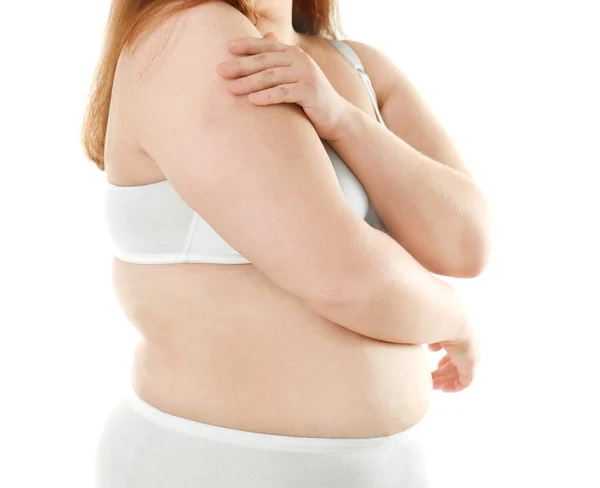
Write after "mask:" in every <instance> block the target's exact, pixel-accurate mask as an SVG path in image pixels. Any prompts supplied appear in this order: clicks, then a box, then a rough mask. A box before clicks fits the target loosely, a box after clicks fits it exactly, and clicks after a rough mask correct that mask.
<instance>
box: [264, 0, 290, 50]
mask: <svg viewBox="0 0 600 488" xmlns="http://www.w3.org/2000/svg"><path fill="white" fill-rule="evenodd" d="M292 5H293V0H259V1H258V20H257V22H256V28H257V29H258V31H259V32H260V33H261V34H262V35H263V36H264V35H265V34H266V33H267V32H269V31H270V32H272V33H273V34H275V35H276V36H277V39H279V40H280V41H281V42H283V43H284V44H289V45H298V44H300V42H301V37H300V34H298V33H297V32H296V31H295V30H294V27H293V25H292Z"/></svg>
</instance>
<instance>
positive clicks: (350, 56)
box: [329, 39, 385, 126]
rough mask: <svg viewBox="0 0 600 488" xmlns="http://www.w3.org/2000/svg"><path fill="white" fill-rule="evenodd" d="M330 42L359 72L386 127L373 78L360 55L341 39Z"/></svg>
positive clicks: (378, 116)
mask: <svg viewBox="0 0 600 488" xmlns="http://www.w3.org/2000/svg"><path fill="white" fill-rule="evenodd" d="M329 41H330V42H331V43H332V44H333V45H334V46H335V47H336V48H337V50H338V51H339V52H340V53H341V54H342V55H343V56H344V58H346V60H347V61H348V62H349V63H350V64H351V65H352V66H354V68H355V69H356V71H358V74H359V75H360V78H361V79H362V81H363V83H364V84H365V86H366V87H367V91H368V92H369V97H370V98H371V104H372V105H373V108H374V109H375V115H376V116H377V120H378V121H379V122H380V123H382V124H383V125H384V126H385V122H384V121H383V117H382V116H381V112H380V111H379V106H378V104H377V94H376V93H375V89H374V88H373V84H372V83H371V78H369V75H368V74H367V72H366V71H365V67H364V66H363V64H362V61H361V60H360V57H359V56H358V54H356V51H355V50H354V49H352V48H351V47H350V45H349V44H347V43H345V42H344V41H341V40H339V39H330V40H329Z"/></svg>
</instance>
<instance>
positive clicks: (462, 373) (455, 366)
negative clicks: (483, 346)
mask: <svg viewBox="0 0 600 488" xmlns="http://www.w3.org/2000/svg"><path fill="white" fill-rule="evenodd" d="M429 349H431V350H432V351H440V350H441V349H445V350H446V355H445V356H444V357H443V358H442V359H440V360H439V362H438V367H437V369H436V370H435V371H433V372H432V373H431V377H432V379H433V388H434V390H442V391H444V392H458V391H461V390H464V389H465V388H467V387H468V386H469V385H470V384H471V383H472V382H473V379H474V377H475V369H476V367H477V364H478V362H479V354H480V351H479V350H480V341H479V337H478V335H477V334H476V333H475V331H474V330H471V331H470V333H469V336H468V337H467V338H465V339H461V340H458V341H443V342H436V343H433V344H429Z"/></svg>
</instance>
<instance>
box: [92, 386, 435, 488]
mask: <svg viewBox="0 0 600 488" xmlns="http://www.w3.org/2000/svg"><path fill="white" fill-rule="evenodd" d="M423 437H424V436H423V431H422V429H421V428H420V426H415V427H412V428H411V429H408V430H406V431H403V432H401V433H398V434H395V435H390V436H383V437H373V438H368V439H367V438H362V439H352V438H343V439H336V438H311V437H295V436H280V435H270V434H261V433H255V432H248V431H243V430H235V429H229V428H224V427H219V426H214V425H210V424H205V423H201V422H196V421H192V420H189V419H185V418H181V417H177V416H173V415H171V414H169V413H167V412H164V411H162V410H160V409H157V408H155V407H153V406H151V405H150V404H148V403H146V402H145V401H144V400H143V399H141V398H140V397H139V396H137V394H135V392H134V391H133V390H131V391H126V392H125V393H124V395H123V397H122V400H121V401H120V403H119V404H118V405H117V406H116V407H115V408H114V409H113V410H112V411H111V413H110V415H109V416H108V418H107V420H106V422H105V424H104V427H103V430H102V432H101V437H100V439H99V442H98V444H97V450H96V458H95V488H108V487H110V488H115V487H127V488H138V487H139V488H142V487H143V488H159V487H163V486H177V487H180V488H193V487H197V486H213V487H215V488H226V487H227V488H233V487H239V486H261V487H264V488H275V487H277V488H303V487H306V486H311V487H315V488H317V487H323V488H324V487H328V488H333V487H340V488H341V487H346V486H355V487H357V488H367V487H371V486H379V487H382V488H384V487H389V488H392V487H393V488H398V487H406V488H409V487H410V488H427V487H429V486H431V485H430V482H429V481H428V479H429V474H428V473H429V468H428V459H427V449H426V446H425V443H424V438H423Z"/></svg>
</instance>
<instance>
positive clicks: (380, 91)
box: [343, 39, 403, 105]
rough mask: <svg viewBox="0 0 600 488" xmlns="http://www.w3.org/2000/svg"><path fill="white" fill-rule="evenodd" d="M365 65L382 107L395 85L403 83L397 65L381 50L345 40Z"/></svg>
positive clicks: (359, 42) (351, 40)
mask: <svg viewBox="0 0 600 488" xmlns="http://www.w3.org/2000/svg"><path fill="white" fill-rule="evenodd" d="M343 41H344V42H345V43H346V44H348V45H349V46H350V47H351V48H352V49H354V51H355V52H356V54H358V57H359V58H360V60H361V61H362V63H363V66H364V67H365V71H366V72H367V74H368V75H369V78H370V79H371V83H372V84H373V88H374V89H375V93H376V94H377V99H378V100H379V103H380V105H383V103H384V102H385V101H386V100H387V98H388V97H389V95H390V93H391V91H392V89H393V88H394V86H395V85H397V84H398V83H399V82H401V79H402V78H403V74H402V72H401V71H400V69H399V67H398V66H397V65H396V63H395V62H394V61H393V60H392V59H391V58H390V57H389V56H388V55H387V54H386V53H385V52H383V51H382V50H381V49H379V48H377V47H375V46H372V45H370V44H367V43H365V42H361V41H357V40H353V39H343Z"/></svg>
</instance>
